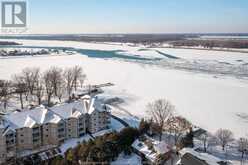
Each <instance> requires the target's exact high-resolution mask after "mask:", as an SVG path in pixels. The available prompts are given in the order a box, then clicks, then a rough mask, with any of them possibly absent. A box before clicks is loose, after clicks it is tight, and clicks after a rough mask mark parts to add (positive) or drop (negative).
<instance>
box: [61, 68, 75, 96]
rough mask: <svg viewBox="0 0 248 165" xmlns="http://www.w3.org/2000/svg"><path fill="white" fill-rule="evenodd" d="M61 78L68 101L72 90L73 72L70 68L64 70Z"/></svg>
mask: <svg viewBox="0 0 248 165" xmlns="http://www.w3.org/2000/svg"><path fill="white" fill-rule="evenodd" d="M63 76H64V79H65V86H66V90H67V94H68V96H69V99H70V98H71V93H72V89H73V71H72V69H71V68H67V69H65V70H64V73H63Z"/></svg>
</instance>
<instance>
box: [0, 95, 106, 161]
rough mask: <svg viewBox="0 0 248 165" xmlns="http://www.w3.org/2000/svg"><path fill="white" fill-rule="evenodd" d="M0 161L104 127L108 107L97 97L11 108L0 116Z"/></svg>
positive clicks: (55, 144) (42, 148) (43, 148)
mask: <svg viewBox="0 0 248 165" xmlns="http://www.w3.org/2000/svg"><path fill="white" fill-rule="evenodd" d="M0 122H1V123H0V163H1V162H4V161H5V160H6V158H9V157H14V156H18V154H19V153H22V152H23V151H25V150H41V151H42V150H45V149H49V148H51V147H54V146H58V145H59V144H61V143H63V142H64V141H65V140H67V139H70V138H78V137H81V136H83V135H84V134H86V133H87V132H89V133H96V132H98V131H101V130H104V129H106V128H107V127H108V125H109V123H110V111H109V109H108V107H107V106H106V105H104V104H102V103H100V102H99V101H98V100H97V98H96V97H95V98H90V97H84V98H83V99H82V100H78V101H74V102H71V103H63V104H59V105H56V106H54V107H52V108H50V109H47V108H45V107H44V106H40V107H37V108H34V109H32V110H26V111H22V112H13V113H10V114H8V115H4V116H2V117H1V119H0Z"/></svg>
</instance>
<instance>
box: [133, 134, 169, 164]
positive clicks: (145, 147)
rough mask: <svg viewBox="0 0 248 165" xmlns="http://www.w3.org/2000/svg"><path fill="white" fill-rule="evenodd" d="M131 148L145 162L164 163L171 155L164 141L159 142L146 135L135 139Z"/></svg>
mask: <svg viewBox="0 0 248 165" xmlns="http://www.w3.org/2000/svg"><path fill="white" fill-rule="evenodd" d="M132 148H133V151H134V152H135V153H136V154H138V155H139V156H140V157H141V158H142V160H143V162H146V164H164V163H165V162H166V161H168V160H169V159H170V156H171V148H170V146H169V145H167V144H166V143H165V142H164V141H161V142H160V141H157V140H154V139H151V138H149V137H147V136H144V137H142V138H140V139H137V140H135V141H134V142H133V144H132Z"/></svg>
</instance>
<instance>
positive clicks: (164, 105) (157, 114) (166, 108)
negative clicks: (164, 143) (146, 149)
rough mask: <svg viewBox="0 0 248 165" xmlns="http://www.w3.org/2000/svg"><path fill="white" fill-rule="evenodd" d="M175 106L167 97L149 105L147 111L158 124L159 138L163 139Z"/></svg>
mask: <svg viewBox="0 0 248 165" xmlns="http://www.w3.org/2000/svg"><path fill="white" fill-rule="evenodd" d="M173 111H174V106H173V105H172V104H171V103H170V102H169V101H168V100H165V99H159V100H156V101H154V102H152V103H149V104H148V105H147V113H148V114H149V115H150V116H151V118H152V120H153V121H154V122H155V123H156V124H158V127H159V128H158V129H159V139H160V141H161V139H162V134H163V130H164V128H165V125H166V123H167V121H168V119H169V118H171V117H172V115H173Z"/></svg>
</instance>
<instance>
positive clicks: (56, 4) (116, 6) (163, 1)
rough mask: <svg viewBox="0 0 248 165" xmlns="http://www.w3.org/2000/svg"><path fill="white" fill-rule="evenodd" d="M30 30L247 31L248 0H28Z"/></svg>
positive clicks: (50, 32)
mask: <svg viewBox="0 0 248 165" xmlns="http://www.w3.org/2000/svg"><path fill="white" fill-rule="evenodd" d="M28 9H29V13H28V20H29V26H28V29H29V31H28V32H29V33H34V34H55V33H56V34H62V33H69V34H73V33H242V32H243V33H245V32H248V0H28Z"/></svg>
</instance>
